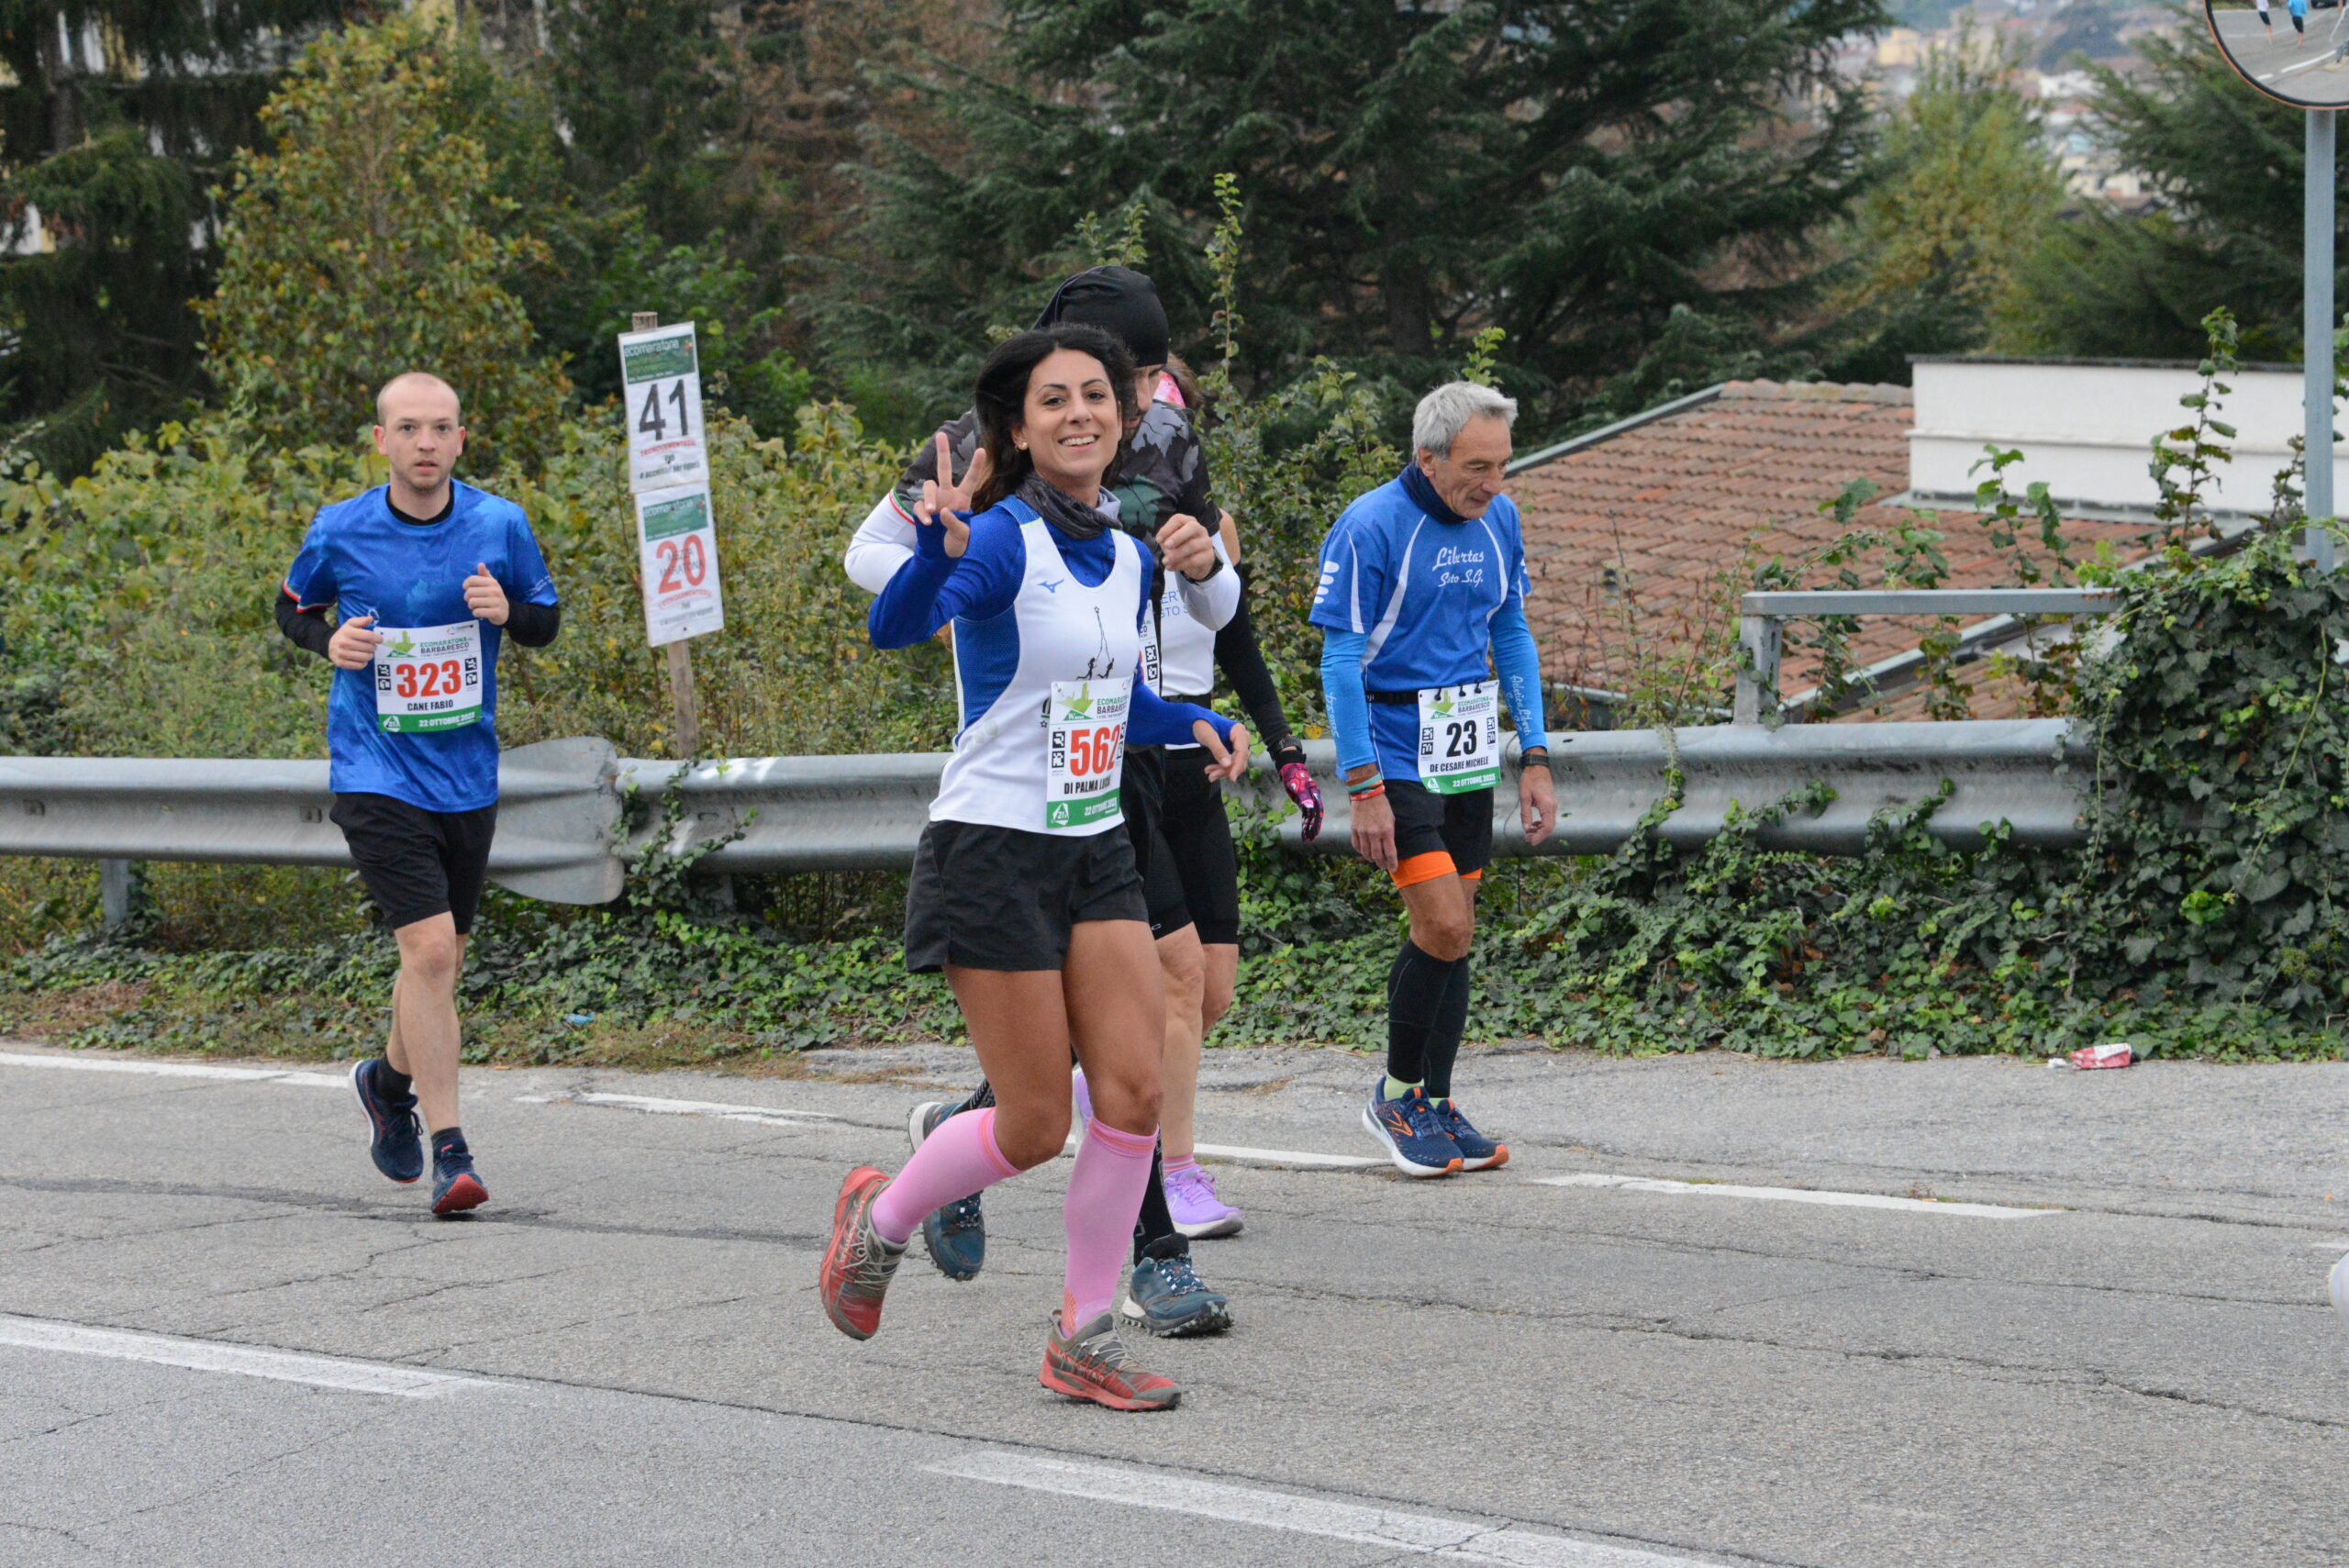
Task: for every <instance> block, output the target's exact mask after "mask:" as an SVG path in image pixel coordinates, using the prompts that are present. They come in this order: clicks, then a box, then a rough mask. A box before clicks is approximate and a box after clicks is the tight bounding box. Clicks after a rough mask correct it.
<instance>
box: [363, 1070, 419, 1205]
mask: <svg viewBox="0 0 2349 1568" xmlns="http://www.w3.org/2000/svg"><path fill="white" fill-rule="evenodd" d="M383 1065H384V1062H383V1061H382V1060H381V1059H380V1058H377V1057H373V1056H370V1057H368V1058H366V1059H365V1060H363V1061H360V1062H352V1063H351V1091H352V1092H353V1093H354V1094H356V1095H358V1096H359V1109H360V1110H361V1112H362V1113H363V1114H364V1115H365V1116H366V1118H367V1133H368V1143H367V1155H368V1158H369V1159H372V1160H373V1161H374V1162H375V1169H377V1170H378V1171H381V1172H383V1173H384V1175H386V1176H389V1177H390V1178H391V1179H392V1180H393V1181H395V1182H397V1183H399V1184H401V1185H403V1186H405V1185H406V1184H408V1183H410V1182H413V1181H415V1180H417V1178H418V1177H420V1176H422V1175H423V1174H424V1138H423V1134H422V1132H421V1131H420V1129H418V1128H417V1120H416V1095H414V1094H413V1093H410V1094H406V1095H400V1096H399V1097H398V1098H396V1099H395V1098H393V1097H392V1096H391V1095H387V1094H385V1093H384V1088H383V1085H382V1084H380V1083H378V1082H377V1081H376V1077H375V1070H376V1069H377V1068H379V1067H382V1066H383Z"/></svg>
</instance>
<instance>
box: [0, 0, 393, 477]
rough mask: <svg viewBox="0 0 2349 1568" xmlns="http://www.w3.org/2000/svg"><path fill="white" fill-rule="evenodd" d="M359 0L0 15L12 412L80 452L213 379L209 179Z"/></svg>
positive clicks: (108, 6) (73, 456)
mask: <svg viewBox="0 0 2349 1568" xmlns="http://www.w3.org/2000/svg"><path fill="white" fill-rule="evenodd" d="M353 5H354V0H214V3H211V4H204V5H198V4H194V3H191V0H80V3H77V4H72V5H56V4H39V3H33V4H25V3H21V0H20V3H18V4H14V5H11V6H8V7H7V10H6V17H5V20H0V63H5V65H6V70H7V76H8V80H7V82H6V85H5V86H0V150H5V156H6V163H5V165H0V203H5V208H6V213H7V223H6V229H5V232H6V240H7V248H8V251H9V253H8V254H6V255H5V256H0V429H5V431H6V435H7V436H8V437H10V438H12V445H13V447H14V450H17V452H19V453H25V454H29V455H33V456H37V457H39V458H40V459H42V460H43V461H44V462H47V463H48V464H50V466H52V467H56V468H61V469H64V470H67V471H78V470H79V469H81V468H82V467H83V466H85V465H86V464H87V463H88V462H90V461H92V460H93V459H94V458H95V456H96V454H97V453H98V452H99V451H101V450H104V449H105V448H106V446H107V445H108V444H109V443H110V441H111V440H112V439H113V437H114V436H115V435H116V434H117V433H118V432H120V431H122V430H124V429H126V428H133V427H136V426H138V425H140V424H143V423H145V422H147V421H149V420H150V419H152V418H154V417H157V416H158V415H160V414H161V413H164V412H167V411H171V410H174V409H176V408H177V407H179V406H182V405H183V404H184V401H185V400H186V399H187V397H188V396H189V395H191V394H192V393H194V392H195V391H196V390H197V389H198V388H200V387H201V385H202V383H203V377H202V372H201V367H200V365H199V362H198V358H197V350H196V324H195V317H194V315H193V314H192V313H191V311H190V309H189V302H190V301H192V300H194V299H195V298H196V297H197V296H199V295H202V294H203V293H205V291H206V287H207V286H208V284H209V280H210V274H211V271H212V268H213V266H214V264H215V261H216V259H217V258H216V255H215V253H214V252H213V251H212V250H211V249H210V248H209V245H208V243H207V239H208V236H209V235H210V234H211V232H212V231H213V229H214V228H216V227H217V217H218V214H217V209H216V207H215V205H214V203H213V201H212V198H211V195H210V194H209V190H210V186H211V185H212V183H213V182H214V180H215V179H216V178H217V176H218V174H219V172H220V171H221V170H222V169H223V168H224V167H225V165H226V163H227V161H228V157H229V155H230V153H231V152H233V151H234V150H235V149H236V148H237V147H238V146H239V145H240V144H242V143H244V142H248V141H250V139H251V138H252V133H253V125H254V115H255V113H256V112H257V111H258V110H259V109H260V107H261V105H262V102H263V100H264V99H266V98H267V96H268V95H269V93H270V91H271V90H272V88H273V85H274V84H275V83H276V81H277V79H278V77H279V75H280V73H281V72H283V70H284V67H285V65H286V64H287V63H288V61H290V60H291V59H292V57H293V55H294V53H295V50H297V49H298V48H299V47H300V45H301V43H302V42H303V41H304V40H305V39H307V38H308V37H310V36H311V35H313V34H314V33H315V32H316V31H317V28H319V27H320V26H322V25H324V24H326V23H328V22H331V21H333V20H335V19H337V18H338V17H340V16H342V15H343V14H344V13H345V12H347V11H349V10H351V9H352V8H353Z"/></svg>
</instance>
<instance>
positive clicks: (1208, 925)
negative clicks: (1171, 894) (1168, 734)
mask: <svg viewBox="0 0 2349 1568" xmlns="http://www.w3.org/2000/svg"><path fill="white" fill-rule="evenodd" d="M1165 758H1166V801H1165V806H1164V807H1163V810H1162V812H1161V814H1160V817H1159V832H1160V834H1161V836H1162V837H1163V838H1164V839H1165V840H1166V847H1167V850H1168V851H1170V853H1171V855H1172V857H1173V860H1174V862H1175V873H1176V874H1177V875H1178V876H1179V877H1181V879H1182V883H1183V904H1184V907H1185V908H1186V910H1187V911H1188V912H1189V914H1190V917H1191V923H1192V924H1193V925H1196V926H1197V927H1198V929H1199V940H1200V941H1202V942H1204V943H1206V944H1207V945H1208V946H1209V947H1212V946H1214V945H1215V944H1216V943H1218V942H1226V943H1231V942H1237V941H1239V940H1240V856H1239V852H1238V851H1236V850H1234V849H1233V848H1232V845H1231V821H1230V818H1229V817H1226V816H1225V815H1224V813H1223V786H1222V785H1221V784H1218V783H1216V782H1215V781H1214V780H1213V779H1211V778H1209V777H1208V773H1207V769H1208V762H1212V761H1213V760H1214V759H1212V758H1210V757H1209V756H1208V753H1207V750H1206V748H1204V747H1198V748H1193V749H1186V750H1178V751H1168V752H1166V753H1165ZM1153 917H1154V916H1153Z"/></svg>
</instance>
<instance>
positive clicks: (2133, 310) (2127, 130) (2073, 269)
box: [2013, 16, 2349, 360]
mask: <svg viewBox="0 0 2349 1568" xmlns="http://www.w3.org/2000/svg"><path fill="white" fill-rule="evenodd" d="M2137 48H2138V54H2139V57H2140V58H2139V61H2138V68H2137V69H2136V70H2133V71H2131V72H2126V73H2123V72H2118V71H2113V70H2110V69H2107V68H2104V67H2096V68H2095V76H2096V89H2095V100H2094V102H2095V115H2096V132H2097V135H2098V136H2099V139H2101V140H2102V141H2103V143H2104V145H2105V146H2106V147H2107V148H2108V149H2109V150H2110V151H2111V153H2112V155H2113V156H2114V158H2115V159H2116V160H2117V161H2119V163H2120V164H2121V167H2123V168H2128V169H2134V170H2136V171H2138V172H2141V173H2143V175H2145V176H2146V179H2147V182H2148V183H2149V184H2150V185H2151V186H2152V188H2154V190H2156V191H2158V192H2160V193H2161V197H2162V199H2161V201H2160V202H2159V204H2158V205H2157V206H2154V207H2152V208H2150V209H2147V210H2144V211H2141V212H2136V213H2129V212H2120V211H2115V210H2113V209H2111V208H2110V207H2108V206H2103V205H2101V204H2098V203H2086V204H2082V206H2080V207H2079V208H2078V210H2077V211H2076V212H2075V213H2074V214H2073V215H2071V217H2069V219H2068V221H2066V222H2065V224H2064V225H2062V227H2061V228H2059V229H2058V230H2057V232H2056V233H2055V234H2054V237H2053V239H2052V240H2051V242H2050V243H2049V244H2048V245H2047V246H2046V248H2045V249H2044V250H2043V253H2042V254H2041V255H2040V256H2039V257H2038V259H2037V260H2036V261H2035V262H2034V263H2033V264H2032V266H2031V267H2030V269H2029V270H2028V272H2027V273H2026V275H2025V277H2024V280H2023V292H2022V297H2021V311H2020V314H2019V318H2018V322H2017V325H2016V328H2015V329H2014V333H2013V337H2014V340H2015V346H2016V347H2018V348H2021V349H2025V350H2030V351H2032V352H2038V353H2053V354H2081V355H2090V356H2099V357H2132V356H2152V357H2157V358H2166V359H2188V360H2191V359H2199V358H2200V357H2201V355H2202V352H2203V348H2204V343H2205V338H2206V334H2205V332H2204V328H2203V327H2202V320H2203V317H2206V316H2207V315H2209V314H2210V311H2211V310H2212V309H2214V308H2216V307H2218V306H2225V307H2226V308H2227V309H2228V310H2229V311H2231V312H2232V314H2233V316H2234V318H2235V320H2236V321H2237V322H2239V323H2240V324H2241V328H2242V352H2243V358H2244V359H2247V360H2298V359H2299V357H2300V239H2301V236H2300V217H2301V203H2302V195H2301V184H2302V181H2303V179H2304V177H2305V173H2306V170H2307V161H2306V151H2305V146H2306V144H2305V142H2304V141H2303V134H2304V128H2303V124H2302V122H2303V119H2304V117H2305V113H2306V111H2304V110H2300V109H2295V108H2290V107H2288V106H2285V105H2283V104H2279V103H2277V102H2276V101H2275V100H2274V99H2272V98H2268V97H2266V96H2265V95H2261V94H2259V93H2255V92H2254V91H2253V90H2252V89H2251V88H2250V87H2248V86H2246V85H2244V83H2243V80H2242V79H2241V78H2240V77H2238V76H2236V75H2235V73H2234V72H2233V71H2232V69H2231V68H2229V66H2228V65H2227V63H2226V61H2224V60H2222V59H2221V58H2220V55H2219V52H2218V50H2215V49H2213V48H2212V47H2211V46H2210V40H2209V39H2208V37H2207V36H2205V35H2204V34H2203V32H2202V30H2201V25H2200V19H2199V16H2198V17H2197V18H2196V20H2195V24H2194V30H2193V31H2192V32H2190V33H2189V32H2185V31H2181V32H2180V33H2179V34H2177V35H2176V36H2175V37H2171V36H2165V35H2162V34H2154V35H2149V36H2148V37H2146V38H2144V39H2140V40H2139V41H2138V46H2137ZM2339 211H2340V214H2341V217H2342V219H2343V224H2344V233H2349V204H2342V205H2341V206H2340V208H2339ZM2334 254H2335V256H2336V257H2337V258H2338V259H2339V261H2340V262H2349V242H2344V240H2343V239H2342V238H2341V237H2336V242H2335V248H2334ZM2334 286H2335V289H2336V291H2338V290H2339V289H2340V288H2341V287H2342V284H2341V283H2340V282H2336V284H2335V285H2334ZM2339 297H2343V298H2349V295H2340V296H2339Z"/></svg>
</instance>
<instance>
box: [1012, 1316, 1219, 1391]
mask: <svg viewBox="0 0 2349 1568" xmlns="http://www.w3.org/2000/svg"><path fill="white" fill-rule="evenodd" d="M1036 1381H1037V1382H1039V1383H1041V1384H1042V1385H1044V1386H1045V1387H1047V1388H1049V1389H1051V1390H1052V1392H1053V1393H1055V1394H1062V1395H1065V1396H1068V1397H1069V1398H1071V1399H1087V1400H1090V1401H1092V1402H1093V1403H1094V1404H1096V1405H1106V1406H1108V1407H1109V1408H1110V1409H1112V1410H1172V1409H1173V1408H1175V1406H1177V1405H1179V1404H1181V1403H1182V1402H1183V1391H1182V1390H1181V1389H1179V1388H1177V1387H1175V1380H1174V1379H1173V1378H1171V1377H1161V1376H1159V1375H1158V1374H1157V1373H1154V1372H1144V1371H1142V1370H1141V1368H1140V1367H1138V1366H1135V1365H1133V1364H1132V1352H1130V1351H1128V1350H1127V1349H1126V1342H1125V1341H1124V1340H1120V1339H1119V1338H1118V1323H1117V1319H1116V1318H1115V1317H1113V1316H1112V1315H1111V1314H1109V1313H1107V1312H1103V1313H1099V1314H1097V1315H1096V1316H1095V1317H1094V1318H1092V1319H1091V1320H1090V1321H1089V1322H1085V1323H1082V1324H1079V1325H1078V1326H1077V1329H1076V1331H1075V1332H1074V1333H1073V1334H1063V1333H1062V1332H1061V1315H1060V1314H1059V1313H1057V1312H1055V1313H1053V1314H1052V1328H1051V1330H1050V1332H1049V1334H1048V1335H1047V1337H1046V1339H1045V1340H1044V1369H1043V1371H1041V1372H1040V1373H1037V1374H1036Z"/></svg>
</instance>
